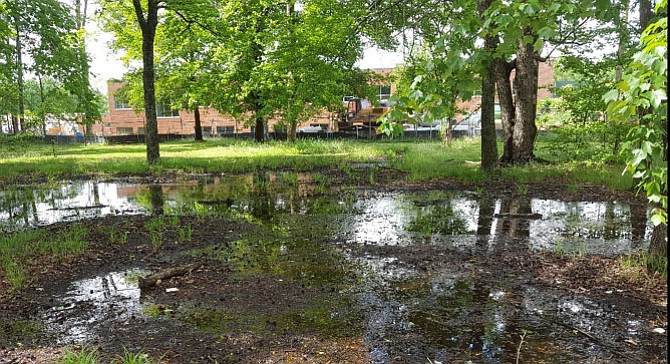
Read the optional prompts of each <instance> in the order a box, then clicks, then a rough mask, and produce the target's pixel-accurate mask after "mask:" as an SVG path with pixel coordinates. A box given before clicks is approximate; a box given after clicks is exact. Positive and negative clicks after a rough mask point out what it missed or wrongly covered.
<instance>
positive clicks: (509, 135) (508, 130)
mask: <svg viewBox="0 0 670 364" xmlns="http://www.w3.org/2000/svg"><path fill="white" fill-rule="evenodd" d="M512 69H514V64H513V63H510V62H507V61H505V60H504V59H503V58H496V59H494V60H493V71H494V75H495V80H496V89H497V90H498V103H499V104H500V118H501V120H502V128H503V154H502V156H501V157H500V162H501V163H502V164H509V163H512V162H513V160H512V155H513V151H514V143H513V134H514V124H515V123H516V117H515V111H514V96H513V95H512V82H511V81H510V75H511V73H512Z"/></svg>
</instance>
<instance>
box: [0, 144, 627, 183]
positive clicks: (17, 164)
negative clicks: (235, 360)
mask: <svg viewBox="0 0 670 364" xmlns="http://www.w3.org/2000/svg"><path fill="white" fill-rule="evenodd" d="M547 143H549V142H548V141H545V140H543V139H542V138H540V139H539V140H538V142H537V143H536V150H537V151H538V152H537V154H538V157H541V158H544V159H546V160H549V161H550V162H551V163H549V164H531V165H527V166H519V167H508V168H501V169H499V170H498V171H496V172H494V175H495V177H496V178H498V179H500V178H502V179H505V180H513V181H517V182H520V183H536V182H542V181H545V180H552V181H556V180H557V179H558V180H560V181H563V182H565V183H567V184H580V183H590V184H600V185H606V186H609V187H612V188H615V189H629V188H630V186H632V179H631V178H630V177H629V176H622V175H621V171H622V170H623V166H620V165H607V164H598V163H592V162H591V161H588V160H568V159H567V158H561V157H560V156H559V157H558V158H557V157H556V155H550V153H545V152H544V151H547V150H551V148H550V146H549V145H548V144H547ZM160 148H161V149H160V153H161V161H160V163H159V164H157V165H153V166H149V165H148V164H147V163H146V148H145V146H144V145H143V144H131V145H100V144H89V145H81V144H57V145H51V144H46V143H34V142H26V141H22V140H13V139H0V184H10V183H14V182H15V181H17V180H20V181H25V180H26V179H27V177H28V176H30V178H31V179H32V180H37V179H47V180H59V179H67V178H71V177H75V176H97V177H114V176H128V175H160V174H163V173H170V172H174V173H221V172H249V171H254V170H258V169H268V170H292V171H309V170H314V169H322V168H327V169H344V168H347V167H348V166H350V165H351V164H352V163H370V162H380V161H387V162H388V165H389V166H390V167H394V168H397V169H399V170H402V171H405V172H407V173H408V178H409V179H410V180H414V181H420V180H426V179H432V178H452V179H458V180H462V181H465V182H482V181H485V180H487V179H488V178H491V176H490V175H489V174H487V173H485V172H483V171H481V170H480V169H479V161H480V143H479V140H478V139H468V138H464V139H459V140H455V141H453V142H451V143H449V144H444V143H442V142H439V141H374V142H370V141H353V140H298V141H296V142H294V143H288V142H279V141H268V142H265V143H263V144H258V143H255V142H253V141H248V140H207V141H205V142H194V141H174V142H164V143H162V144H161V146H160ZM500 150H501V151H502V146H500Z"/></svg>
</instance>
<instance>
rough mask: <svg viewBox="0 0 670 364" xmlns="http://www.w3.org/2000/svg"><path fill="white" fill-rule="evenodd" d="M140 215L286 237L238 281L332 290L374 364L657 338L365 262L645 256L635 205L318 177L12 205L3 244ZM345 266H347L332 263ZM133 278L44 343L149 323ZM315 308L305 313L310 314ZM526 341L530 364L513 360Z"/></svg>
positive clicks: (79, 192) (532, 289) (575, 353)
mask: <svg viewBox="0 0 670 364" xmlns="http://www.w3.org/2000/svg"><path fill="white" fill-rule="evenodd" d="M640 210H641V211H640ZM134 214H167V215H174V214H189V215H200V214H203V215H207V214H215V215H219V216H225V217H229V218H232V219H243V220H246V221H250V222H252V223H257V224H259V225H263V224H270V225H272V226H273V227H274V228H273V229H269V231H280V232H277V233H276V234H277V235H275V236H267V235H265V236H257V237H254V236H247V237H245V239H244V240H240V241H237V242H233V243H232V244H229V246H232V248H231V249H232V252H228V253H226V254H228V255H226V256H225V257H223V258H225V260H226V261H227V262H234V261H235V259H237V258H240V257H241V256H243V257H244V261H245V262H246V263H247V264H245V266H244V267H241V266H240V267H239V270H240V271H242V270H244V269H254V270H255V271H261V272H266V273H267V274H272V275H273V276H277V277H279V278H278V279H277V280H276V281H277V282H282V281H283V279H286V280H292V281H296V280H297V281H299V280H300V279H304V281H305V282H306V284H316V283H315V282H316V281H317V280H318V281H319V283H318V284H324V285H333V284H336V285H337V287H338V290H339V292H340V294H341V295H342V296H343V297H345V298H346V299H345V300H343V302H344V303H343V305H346V306H349V305H352V304H353V305H356V307H357V309H356V315H355V317H358V318H359V319H360V320H361V322H359V323H358V324H359V325H360V326H361V327H362V329H361V332H362V333H363V336H364V338H365V341H366V343H367V345H368V346H369V347H370V354H371V356H372V358H373V360H374V362H375V363H388V362H394V361H398V360H399V359H402V360H404V362H427V361H428V362H449V360H450V358H453V357H461V356H463V355H464V353H465V354H466V355H469V354H472V357H476V358H478V360H477V362H486V363H501V362H513V361H514V358H515V357H518V358H517V359H520V362H548V363H564V362H574V359H575V357H579V358H584V357H591V356H592V357H594V358H602V357H608V356H611V355H612V354H611V353H610V352H609V350H611V349H613V348H612V347H607V346H603V345H599V344H598V343H597V342H594V341H593V340H589V339H588V338H585V337H584V336H583V335H580V333H579V330H583V332H597V333H598V336H599V337H602V338H605V339H607V340H614V342H616V343H618V344H616V345H620V344H621V343H625V342H626V340H629V342H633V341H638V340H640V338H638V335H640V334H641V332H642V331H644V330H647V328H646V327H648V326H649V325H648V324H649V323H647V322H643V321H642V319H641V318H639V317H635V316H634V315H633V314H630V313H628V312H626V311H622V310H620V309H619V308H618V307H617V306H616V305H611V304H603V303H601V302H594V301H592V300H591V299H590V298H589V297H588V296H587V295H581V294H579V293H573V294H565V293H557V291H554V290H551V289H547V288H539V287H537V286H532V285H524V284H521V283H519V282H517V281H515V280H514V279H509V280H508V279H506V277H496V278H491V274H493V275H495V272H493V273H491V272H482V273H481V276H479V275H477V274H474V275H473V274H472V272H468V271H467V270H463V269H460V267H458V266H448V265H445V266H441V267H439V268H438V269H431V270H428V271H426V270H425V269H422V268H421V267H419V266H416V265H413V264H406V263H403V262H401V261H400V260H401V259H402V257H401V256H394V255H393V254H379V255H377V254H374V253H370V252H368V253H361V251H363V250H364V249H357V248H356V247H366V246H373V247H377V248H390V249H405V248H408V249H409V248H412V247H416V246H424V247H433V248H435V249H437V250H436V251H440V249H443V250H444V251H447V249H456V250H459V251H463V252H469V251H474V250H477V252H479V253H485V254H496V251H498V250H500V249H505V250H510V249H511V250H515V249H518V250H520V251H555V252H560V253H566V254H575V255H584V254H602V255H608V256H614V255H619V254H624V253H628V252H631V251H635V250H640V249H645V248H646V247H647V245H648V238H649V235H650V231H651V228H650V226H648V225H647V223H646V221H647V211H646V210H645V209H644V208H643V209H640V208H639V207H637V206H632V207H631V206H629V205H627V204H623V203H617V202H597V201H578V202H566V201H559V200H547V199H537V198H531V197H525V196H521V197H514V198H508V197H505V196H489V197H486V196H481V195H480V194H478V193H476V192H474V191H462V192H445V191H420V192H407V193H389V192H375V191H361V190H359V189H355V188H348V187H340V186H333V185H332V184H331V183H330V181H329V180H328V179H327V178H326V177H324V176H321V175H307V174H295V173H286V174H265V173H261V174H250V175H243V176H233V177H217V178H210V179H201V180H193V181H184V182H182V183H178V184H171V185H161V186H158V185H155V186H147V185H141V184H133V183H112V182H94V181H83V182H71V183H68V184H63V185H61V186H56V187H52V188H48V189H37V188H35V187H33V186H31V187H25V188H22V187H16V188H13V189H11V190H5V191H1V192H0V226H2V229H3V230H4V231H6V232H8V231H14V230H18V229H22V228H29V227H38V226H43V225H48V224H52V223H55V222H61V221H76V220H80V219H88V218H95V217H101V216H107V215H134ZM313 234H318V240H319V244H322V243H323V242H324V241H325V242H328V244H330V246H329V247H328V249H325V248H323V247H322V246H317V245H311V244H312V242H311V240H310V236H316V235H313ZM287 241H288V242H290V243H287ZM314 244H316V243H314ZM214 251H217V249H216V247H212V248H211V252H214ZM212 254H213V253H212ZM236 254H239V256H237V255H236ZM319 256H321V258H319V259H322V262H324V263H323V264H334V265H335V264H336V265H338V271H337V272H335V273H333V271H330V270H328V271H325V270H323V269H317V268H318V267H319V261H318V260H317V261H315V257H319ZM240 259H241V258H240ZM340 261H345V262H347V263H346V264H343V263H333V262H340ZM249 262H252V263H253V264H249ZM306 264H309V266H307V265H306ZM340 270H341V271H340ZM344 270H346V272H344ZM136 273H137V272H136V271H128V272H109V273H107V274H104V275H101V276H97V277H92V278H90V279H85V280H81V281H77V282H73V283H72V286H71V288H70V289H69V291H68V292H63V293H62V294H61V295H59V296H58V297H55V303H54V305H53V307H51V308H49V309H48V310H46V311H44V312H43V321H44V323H45V324H46V327H47V329H48V330H52V331H53V332H58V333H59V342H61V343H65V344H67V343H72V342H79V343H83V342H86V341H87V340H89V339H90V338H91V337H94V336H95V332H96V327H98V326H99V325H105V324H106V323H108V321H109V320H116V321H119V320H120V321H128V320H130V319H131V318H133V319H134V318H135V317H136V316H142V315H144V313H143V312H144V311H143V310H142V305H141V303H140V296H139V290H138V289H137V288H136V283H135V282H134V281H133V279H132V277H133V276H134V275H136ZM484 276H486V279H482V278H483V277H484ZM301 277H302V278H301ZM315 277H316V278H315ZM334 280H337V281H338V282H333V281H334ZM322 281H323V282H322ZM320 299H324V298H323V297H322V298H320ZM325 300H327V298H325ZM315 302H316V301H315ZM319 302H321V301H319ZM319 302H316V303H313V305H312V306H310V305H309V304H307V303H305V307H311V308H310V310H312V311H310V312H313V310H314V307H313V306H314V305H321V304H322V303H319ZM331 304H332V307H330V306H329V307H328V308H327V309H325V311H326V312H324V313H320V314H319V315H321V314H323V315H325V316H324V317H326V319H325V320H326V321H328V319H327V318H328V317H330V318H331V319H332V318H333V317H337V315H338V314H339V313H341V312H345V311H347V309H346V307H338V306H337V305H336V304H335V303H332V302H331ZM82 306H85V307H88V309H86V310H85V312H86V314H85V315H78V316H76V317H71V316H70V315H69V312H75V311H76V312H81V310H80V309H78V310H74V308H81V307H82ZM349 308H350V307H349ZM359 313H360V316H358V315H359ZM110 315H111V316H110ZM284 316H286V317H288V316H290V315H289V314H284ZM300 317H302V318H303V319H304V315H300ZM319 317H320V316H319ZM321 321H323V320H321ZM273 322H274V321H273ZM279 322H280V325H281V322H283V321H279ZM291 322H292V323H291V324H288V323H287V324H286V325H288V326H287V327H288V328H290V329H292V330H298V327H299V326H301V324H300V322H296V321H295V320H293V321H291ZM333 322H335V324H333V326H332V327H329V328H328V329H329V330H342V331H343V332H347V330H348V329H347V325H351V322H350V320H342V327H338V326H337V322H338V321H337V320H334V321H333ZM275 325H276V322H275ZM580 336H581V337H580ZM521 337H523V338H524V340H525V341H524V343H523V352H522V353H523V354H520V353H517V351H518V348H519V345H520V340H521ZM614 349H616V348H614ZM615 352H616V350H615ZM619 359H625V358H619Z"/></svg>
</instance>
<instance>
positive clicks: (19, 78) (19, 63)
mask: <svg viewBox="0 0 670 364" xmlns="http://www.w3.org/2000/svg"><path fill="white" fill-rule="evenodd" d="M18 17H19V16H18V15H16V17H15V19H14V21H15V22H16V23H15V26H14V30H15V31H16V86H17V91H18V93H19V98H18V100H17V102H18V105H17V106H18V115H16V119H15V123H14V135H16V134H18V133H20V132H21V131H23V117H24V114H25V112H26V110H25V92H24V90H23V56H22V55H23V47H22V46H21V29H20V28H19V20H20V19H19V18H18Z"/></svg>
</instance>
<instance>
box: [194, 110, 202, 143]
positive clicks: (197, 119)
mask: <svg viewBox="0 0 670 364" xmlns="http://www.w3.org/2000/svg"><path fill="white" fill-rule="evenodd" d="M193 116H194V118H195V140H196V141H199V142H201V141H202V123H201V121H200V107H198V106H196V107H195V109H194V110H193Z"/></svg>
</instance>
